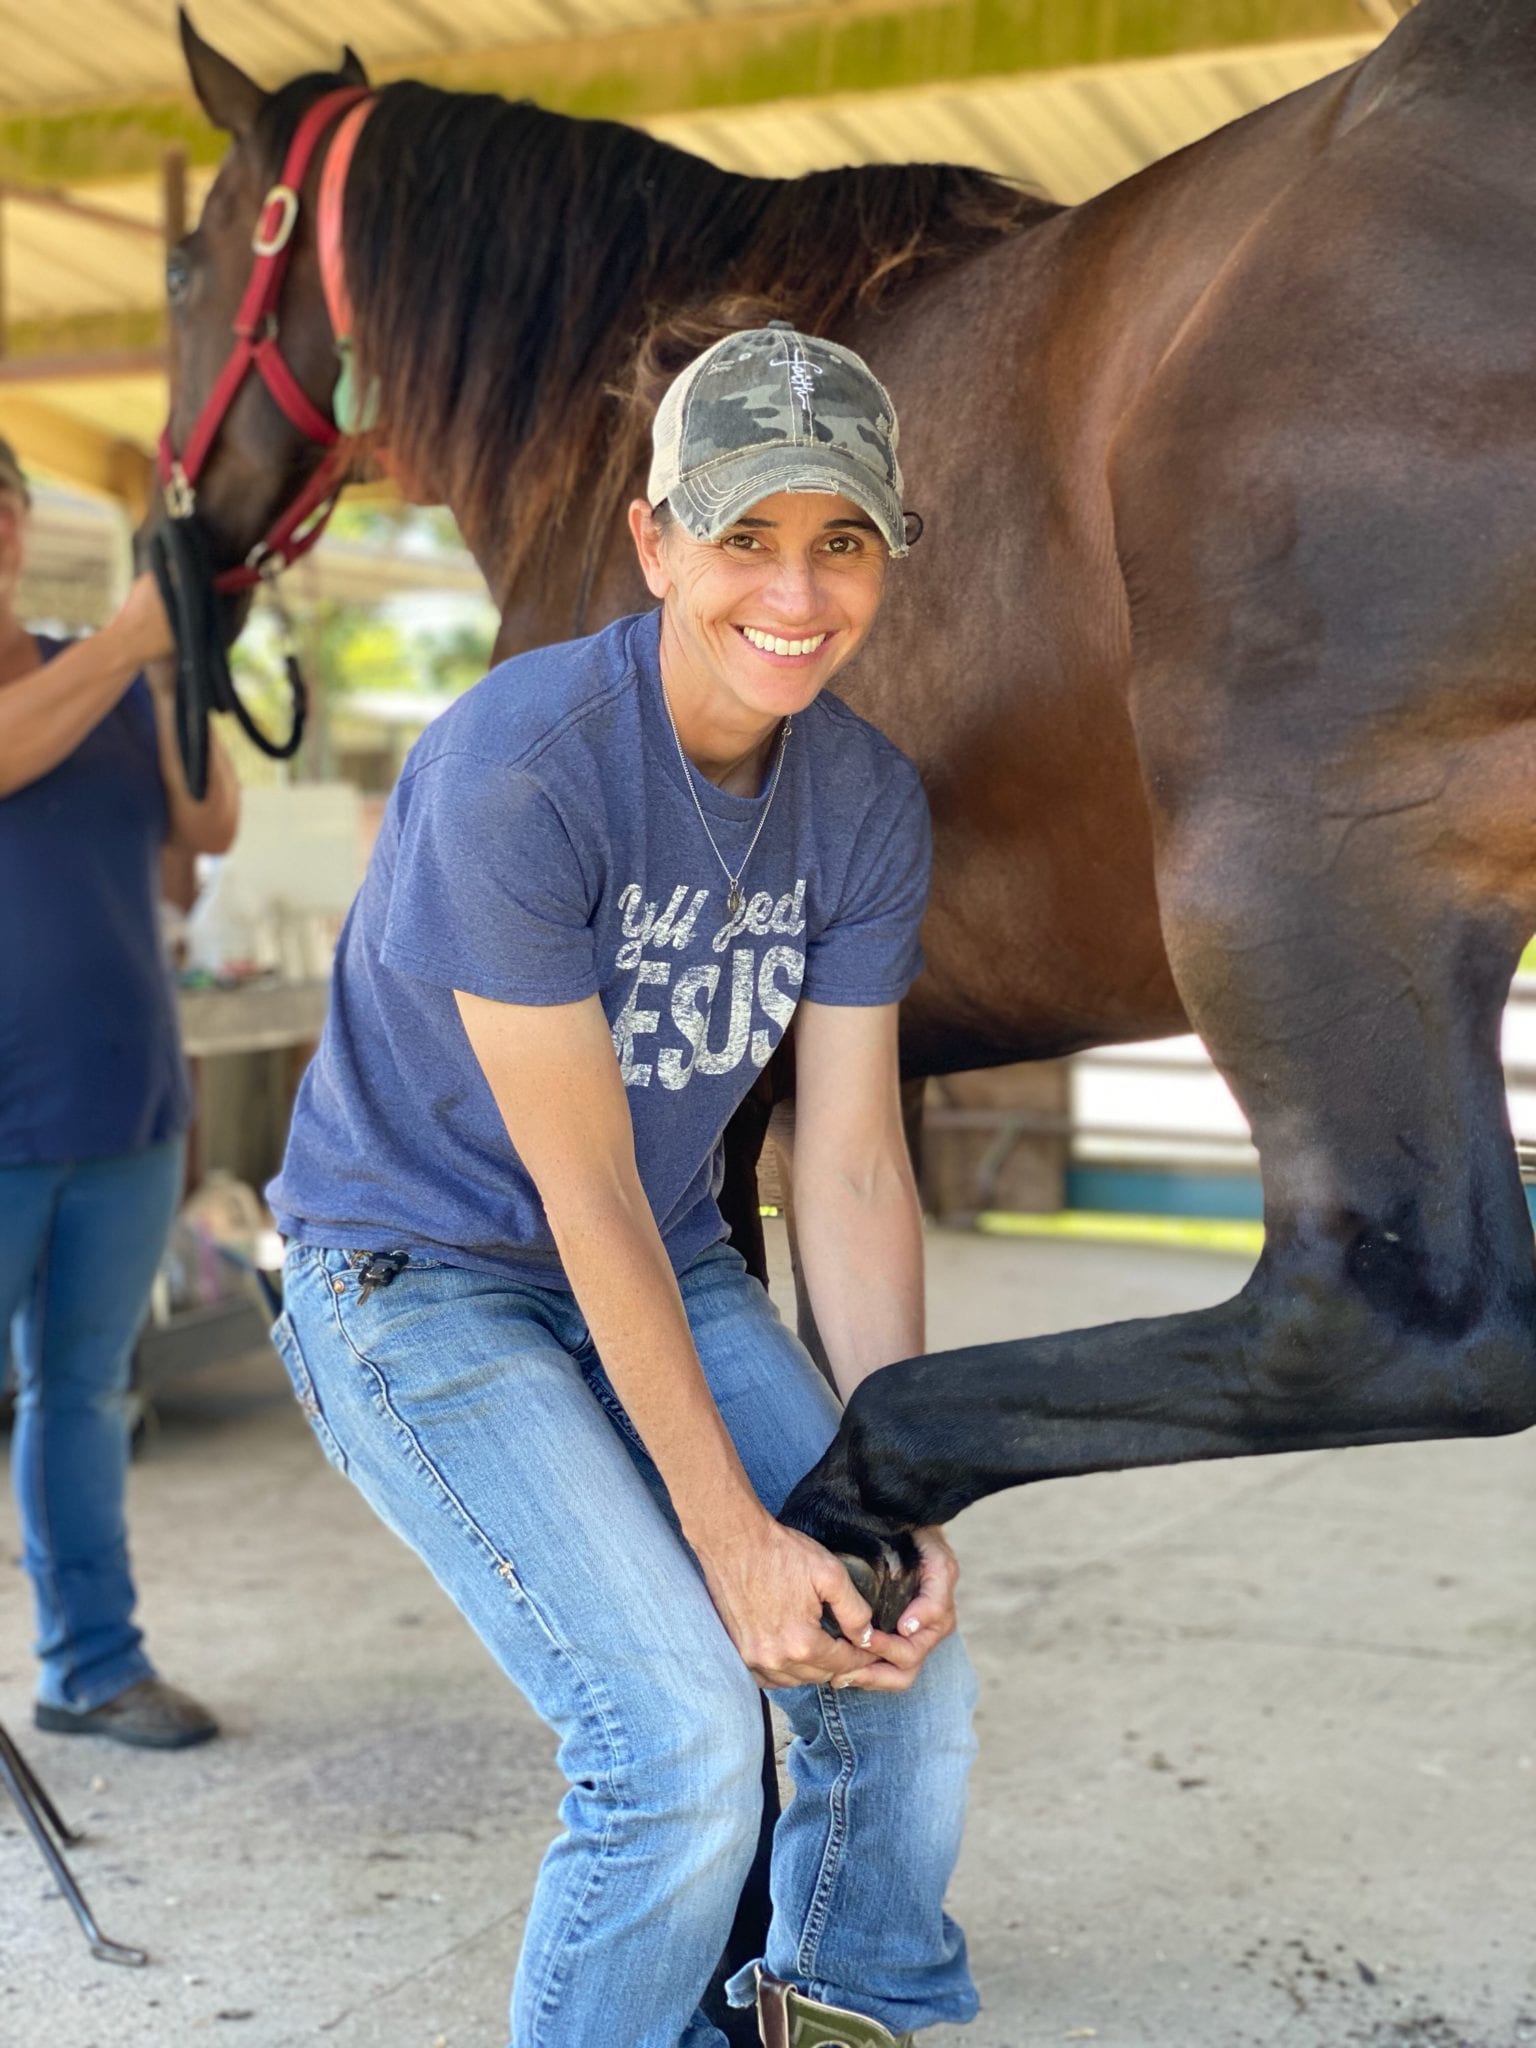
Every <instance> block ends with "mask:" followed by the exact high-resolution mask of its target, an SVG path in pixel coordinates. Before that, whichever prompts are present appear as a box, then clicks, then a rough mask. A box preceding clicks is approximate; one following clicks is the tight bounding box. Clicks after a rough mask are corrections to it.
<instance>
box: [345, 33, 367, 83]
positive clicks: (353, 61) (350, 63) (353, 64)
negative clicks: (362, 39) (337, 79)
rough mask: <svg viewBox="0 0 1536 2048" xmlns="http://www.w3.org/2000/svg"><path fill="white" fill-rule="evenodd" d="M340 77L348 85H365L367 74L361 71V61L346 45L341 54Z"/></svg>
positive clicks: (350, 47) (349, 45) (349, 46)
mask: <svg viewBox="0 0 1536 2048" xmlns="http://www.w3.org/2000/svg"><path fill="white" fill-rule="evenodd" d="M341 76H342V77H343V78H344V79H345V80H346V81H347V83H348V85H366V84H367V83H368V74H367V72H366V71H365V70H364V69H363V60H362V58H361V57H359V55H358V54H357V52H356V50H354V49H353V47H352V45H351V44H350V43H348V44H347V45H346V47H345V48H344V49H343V51H342V53H341Z"/></svg>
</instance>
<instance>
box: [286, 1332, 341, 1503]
mask: <svg viewBox="0 0 1536 2048" xmlns="http://www.w3.org/2000/svg"><path fill="white" fill-rule="evenodd" d="M272 1348H273V1350H274V1351H275V1352H276V1353H277V1355H278V1357H279V1358H280V1359H281V1360H282V1361H283V1365H284V1367H285V1368H286V1370H287V1373H288V1377H289V1379H290V1380H291V1381H292V1382H293V1392H294V1398H295V1399H296V1400H297V1402H298V1404H299V1406H300V1407H301V1408H302V1409H303V1411H304V1413H305V1415H306V1416H307V1417H308V1418H309V1426H310V1428H311V1429H312V1430H313V1431H314V1433H315V1438H316V1441H317V1442H318V1443H319V1445H320V1448H321V1450H322V1451H324V1453H325V1455H326V1457H327V1458H329V1459H330V1461H331V1463H332V1464H333V1465H334V1466H335V1467H336V1470H337V1471H338V1472H345V1471H346V1469H347V1454H346V1452H345V1451H344V1450H343V1449H342V1448H341V1445H340V1444H339V1443H338V1442H337V1441H336V1438H335V1436H334V1435H333V1434H332V1432H331V1426H330V1424H329V1423H328V1422H327V1421H326V1419H325V1411H324V1410H323V1409H322V1408H321V1406H320V1397H319V1395H318V1394H316V1392H315V1383H314V1381H313V1380H312V1379H311V1377H310V1372H309V1367H308V1365H307V1364H306V1363H305V1361H304V1353H303V1352H302V1351H301V1350H300V1349H299V1336H298V1332H297V1331H296V1330H295V1329H294V1327H293V1318H292V1316H291V1315H289V1313H288V1311H287V1310H286V1309H284V1310H283V1312H282V1314H281V1315H280V1316H279V1317H278V1319H277V1321H276V1322H275V1323H274V1324H273V1325H272Z"/></svg>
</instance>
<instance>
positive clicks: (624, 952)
mask: <svg viewBox="0 0 1536 2048" xmlns="http://www.w3.org/2000/svg"><path fill="white" fill-rule="evenodd" d="M659 616H660V615H659V614H658V613H654V612H653V613H647V614H644V615H642V616H640V617H637V618H630V619H621V620H619V621H618V623H617V624H615V625H612V626H610V627H608V628H607V630H606V631H605V632H602V633H599V634H597V635H595V636H594V637H593V638H592V639H589V640H579V641H574V642H571V643H569V644H567V645H564V646H559V647H548V648H540V649H539V650H537V651H536V652H534V653H531V654H524V655H519V656H518V657H517V658H516V659H515V660H513V661H508V662H505V663H503V664H502V666H501V667H500V668H497V669H495V670H493V671H492V673H491V674H490V675H489V676H487V677H486V678H485V680H484V681H483V682H481V683H478V684H477V685H476V686H475V688H474V689H472V690H471V691H469V692H468V694H467V695H465V696H464V697H461V698H460V699H459V700H458V702H457V703H456V704H454V705H453V706H452V707H451V708H450V709H449V710H448V711H446V712H444V714H443V715H442V716H441V717H440V718H439V719H438V720H437V721H436V723H435V724H433V725H432V726H430V727H429V728H428V730H427V731H426V732H425V733H424V734H423V735H422V737H421V739H420V740H419V741H418V742H417V744H416V745H415V747H414V748H413V749H412V751H411V754H410V758H409V759H408V760H407V762H406V765H405V770H404V772H403V774H402V775H401V778H400V781H399V783H398V784H397V785H396V788H395V791H394V794H393V796H392V797H391V798H390V801H389V806H388V809H387V810H386V812H385V816H384V822H383V826H382V829H381V831H380V834H379V840H378V844H377V846H376V847H375V850H374V854H373V859H372V861H371V862H370V864H369V868H368V873H367V876H366V877H365V879H364V882H363V886H362V889H361V891H360V892H359V895H358V898H357V901H356V902H355V903H354V904H353V906H352V910H351V912H350V914H349V916H348V918H347V922H346V925H345V927H344V929H343V931H342V935H341V944H340V947H339V950H338V954H337V960H336V970H335V980H334V983H333V985H332V992H331V1005H330V1014H329V1016H328V1018H327V1020H326V1026H325V1033H324V1036H323V1038H322V1040H321V1043H320V1048H319V1051H318V1053H317V1054H316V1056H315V1059H314V1060H313V1062H312V1063H311V1065H310V1067H309V1070H308V1072H307V1073H306V1074H305V1076H304V1080H303V1084H302V1086H301V1087H300V1090H299V1096H298V1101H297V1104H296V1106H295V1109H294V1116H293V1124H292V1128H291V1130H290V1133H289V1140H288V1152H287V1156H286V1158H285V1159H284V1162H283V1168H282V1171H281V1173H280V1174H279V1175H278V1177H277V1179H276V1180H275V1181H274V1182H273V1183H272V1185H271V1187H270V1188H269V1189H268V1198H269V1200H270V1201H271V1204H272V1208H273V1210H274V1212H275V1214H276V1216H277V1220H278V1226H279V1228H280V1229H281V1230H282V1231H283V1232H284V1233H285V1234H286V1235H287V1236H289V1237H291V1238H297V1239H299V1240H300V1241H302V1242H305V1243H309V1244H319V1245H327V1246H332V1247H338V1248H342V1249H349V1250H365V1249H366V1250H386V1249H388V1250H394V1249H401V1250H406V1251H410V1252H414V1253H417V1254H418V1255H420V1256H425V1257H430V1258H435V1259H440V1260H444V1261H446V1262H447V1263H449V1264H452V1265H460V1266H469V1267H474V1268H478V1269H482V1270H486V1271H490V1272H496V1273H503V1274H508V1275H511V1276H513V1277H515V1278H518V1279H524V1280H532V1281H534V1282H536V1283H537V1284H540V1285H543V1286H551V1287H563V1286H566V1285H567V1284H568V1283H567V1281H566V1280H565V1278H564V1275H563V1272H562V1269H561V1266H560V1261H559V1257H558V1254H557V1253H556V1250H555V1246H554V1241H553V1239H552V1238H551V1236H550V1231H549V1225H548V1223H547V1221H546V1220H545V1216H544V1210H543V1205H542V1204H541V1202H540V1200H539V1196H538V1192H537V1190H536V1188H535V1187H534V1184H533V1181H532V1179H531V1178H530V1176H529V1175H528V1173H527V1172H526V1171H525V1169H524V1168H523V1166H522V1165H521V1163H520V1162H519V1161H518V1159H517V1157H516V1155H515V1153H514V1152H513V1149H512V1146H511V1144H510V1142H509V1140H508V1138H507V1134H506V1129H505V1126H504V1125H503V1123H502V1121H501V1117H500V1115H499V1113H498V1112H497V1109H496V1104H495V1101H494V1099H493V1098H492V1095H491V1091H490V1088H489V1086H488V1084H487V1082H486V1080H485V1077H484V1075H483V1074H482V1073H481V1071H480V1066H479V1063H478V1061H477V1060H476V1058H475V1055H474V1053H473V1051H472V1050H471V1048H470V1045H469V1040H468V1038H467V1037H466V1036H465V1032H464V1027H463V1025H462V1023H461V1022H460V1019H459V1015H458V1010H457V1008H456V1006H455V1004H454V1000H453V993H452V992H453V990H454V989H462V990H464V991H465V992H466V993H467V994H469V995H476V996H483V997H486V998H488V999H489V1000H491V1001H493V1002H505V1003H570V1002H576V1001H579V1000H580V999H581V998H583V997H586V996H591V995H594V994H595V995H597V996H598V997H600V999H601V1001H602V1005H603V1009H604V1012H605V1014H606V1016H607V1018H608V1022H609V1024H610V1026H611V1028H612V1031H613V1042H614V1048H615V1051H616V1053H617V1055H618V1060H619V1066H620V1070H621V1072H622V1074H623V1077H624V1082H625V1087H626V1090H627V1094H628V1099H629V1107H630V1114H631V1116H632V1118H633V1121H634V1132H635V1156H636V1160H637V1163H638V1166H639V1172H640V1179H641V1183H642V1185H643V1186H644V1188H645V1192H646V1194H647V1196H648V1198H649V1200H650V1204H651V1208H652V1210H653V1212H654V1214H655V1217H656V1221H657V1224H658V1225H659V1227H660V1230H661V1234H662V1237H663V1240H664V1241H665V1243H666V1247H667V1251H668V1255H669V1256H670V1258H671V1260H672V1263H673V1266H674V1268H676V1269H678V1270H681V1268H682V1267H683V1266H685V1265H687V1264H688V1263H689V1262H690V1261H691V1260H692V1259H694V1258H696V1257H697V1256H698V1254H699V1253H700V1252H701V1251H703V1250H704V1249H705V1247H706V1246H708V1245H710V1244H713V1243H715V1242H716V1241H717V1240H718V1239H719V1238H721V1237H722V1236H723V1235H724V1234H725V1229H724V1225H723V1223H722V1222H721V1218H720V1212H719V1209H718V1208H717V1206H716V1202H715V1196H716V1194H717V1193H718V1191H719V1184H720V1179H719V1176H720V1139H721V1135H722V1133H723V1131H724V1129H725V1126H726V1123H727V1121H728V1120H729V1118H730V1116H731V1114H732V1112H733V1111H734V1110H735V1109H736V1107H737V1105H738V1104H739V1103H740V1102H741V1100H742V1098H743V1097H744V1096H745V1094H746V1093H747V1090H748V1089H749V1088H750V1086H751V1084H752V1082H753V1081H754V1079H755V1078H756V1076H757V1071H758V1069H759V1068H760V1067H761V1066H763V1065H764V1063H765V1062H766V1061H767V1059H768V1057H769V1055H770V1053H772V1051H773V1050H774V1048H775V1047H776V1046H777V1045H778V1043H779V1040H780V1039H781V1037H782V1036H783V1034H784V1027H785V1026H786V1025H787V1024H788V1022H789V1020H790V1017H791V1015H792V1014H793V1012H794V1008H795V1002H796V999H797V997H799V996H800V995H802V994H804V995H807V996H810V997H812V998H814V1000H815V1001H817V1002H820V1003H836V1004H876V1003H891V1002H895V1001H896V1000H897V999H898V998H899V997H900V996H902V995H903V994H905V992H906V989H907V987H908V984H909V983H910V982H911V980H912V979H913V976H914V975H915V974H916V972H917V969H918V966H919V964H920V954H919V949H918V927H919V924H920V922H921V919H922V913H923V906H924V902H925V899H926V897H927V891H928V862H929V832H928V812H927V806H926V803H925V801H924V798H923V792H922V786H921V784H920V783H919V781H918V777H917V771H916V770H915V769H914V768H913V766H912V764H911V763H910V762H909V761H908V760H907V759H906V757H905V756H904V755H903V754H901V753H899V752H898V751H897V749H896V748H895V747H893V746H892V745H891V743H890V742H889V740H886V739H884V738H882V736H881V735H880V734H879V733H877V732H876V731H875V729H874V728H873V727H872V726H870V725H867V724H866V723H865V722H864V720H863V719H861V718H858V717H856V716H855V715H854V713H853V712H851V711H850V710H849V709H848V708H847V706H846V705H844V704H841V703H839V702H838V700H837V699H836V698H835V697H830V696H828V695H826V693H825V692H824V693H823V694H822V695H821V696H820V697H818V698H817V700H816V701H815V703H813V704H812V705H811V706H810V708H809V709H808V710H807V711H805V712H804V713H803V714H802V715H801V716H800V717H798V718H797V719H796V720H795V722H794V730H793V732H792V733H791V735H790V738H789V740H788V743H787V745H786V748H785V752H784V761H783V771H782V775H781V778H780V782H779V788H778V793H777V795H776V797H775V798H774V800H773V802H772V804H771V807H770V808H769V809H768V812H767V816H766V821H765V822H764V804H765V802H766V801H767V798H766V793H764V794H763V795H759V796H757V797H740V796H730V795H727V794H726V793H725V792H723V791H722V790H719V789H717V788H715V786H714V785H713V784H712V783H710V782H707V781H705V779H704V778H703V777H702V776H700V775H698V774H696V773H695V772H694V771H693V770H692V768H691V767H690V768H689V769H688V770H687V771H686V772H685V769H684V765H683V762H682V761H681V759H680V758H679V755H678V751H677V746H676V743H675V741H674V739H673V736H672V729H671V725H670V723H669V722H668V718H667V711H666V704H665V700H664V698H663V696H662V692H661V670H660V666H659V662H658V656H657V648H658V640H659ZM690 780H691V782H692V787H693V790H694V792H695V793H696V794H697V797H698V800H699V803H700V804H701V805H702V806H703V808H704V814H705V816H706V817H707V818H708V819H709V823H710V830H711V831H712V832H713V833H714V835H715V838H716V839H717V840H718V842H719V845H720V850H721V853H722V854H723V855H724V857H725V859H726V860H728V861H729V862H730V864H731V868H732V871H733V872H734V870H735V867H736V864H737V862H738V861H739V860H740V859H741V858H742V856H743V855H744V854H745V852H746V849H747V845H748V842H749V841H750V839H751V837H752V834H753V832H754V831H756V829H757V827H758V825H759V823H762V824H763V831H762V836H761V838H760V839H759V840H758V842H757V845H756V847H755V849H754V850H753V853H752V857H751V859H750V861H749V862H748V864H747V868H746V872H745V873H744V875H743V877H742V892H743V902H742V907H741V910H740V912H739V913H738V915H737V916H736V917H735V918H734V919H733V920H729V921H728V920H727V917H726V896H727V887H726V881H725V877H724V875H723V874H722V873H721V871H720V867H719V864H718V862H717V861H716V859H715V856H714V854H713V852H712V851H711V850H710V844H709V840H708V838H707V837H706V836H705V831H704V827H703V825H702V824H701V823H700V820H699V815H698V812H697V811H696V810H695V808H694V802H693V797H692V796H690V794H689V782H690Z"/></svg>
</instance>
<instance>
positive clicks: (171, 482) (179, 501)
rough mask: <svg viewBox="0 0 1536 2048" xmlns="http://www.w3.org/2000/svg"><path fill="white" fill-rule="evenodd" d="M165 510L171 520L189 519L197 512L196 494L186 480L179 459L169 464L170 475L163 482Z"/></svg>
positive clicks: (185, 474)
mask: <svg viewBox="0 0 1536 2048" xmlns="http://www.w3.org/2000/svg"><path fill="white" fill-rule="evenodd" d="M164 495H165V509H166V511H167V512H168V513H169V514H170V516H171V517H172V519H190V518H191V517H192V514H193V513H194V512H195V511H196V510H197V492H196V491H195V490H194V489H193V487H192V485H191V483H190V482H189V481H188V480H187V472H186V471H185V470H184V469H183V468H182V466H181V461H180V458H179V457H177V458H175V459H174V460H173V461H172V463H171V473H170V475H169V476H168V477H167V478H166V480H165V489H164Z"/></svg>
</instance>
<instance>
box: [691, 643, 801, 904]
mask: <svg viewBox="0 0 1536 2048" xmlns="http://www.w3.org/2000/svg"><path fill="white" fill-rule="evenodd" d="M661 701H662V703H663V704H665V705H666V707H667V723H668V725H670V726H671V728H672V744H673V745H674V746H675V747H676V748H677V758H678V762H679V764H680V766H681V767H682V771H683V780H684V782H686V783H687V785H688V794H689V795H690V796H691V797H692V798H693V808H694V809H695V810H696V811H697V812H698V814H699V823H700V824H701V825H702V826H703V827H704V837H705V838H706V839H707V840H708V841H709V850H710V852H711V853H713V855H714V856H715V859H716V860H717V861H719V863H720V872H721V874H722V875H724V877H725V879H726V882H727V883H728V885H729V893H728V895H727V896H726V899H725V914H726V916H727V917H728V918H729V917H735V916H736V914H737V913H738V911H739V910H740V909H741V878H742V876H743V875H744V874H745V873H746V871H747V862H748V861H749V860H750V859H751V858H752V853H753V849H754V848H755V847H756V845H757V842H758V840H759V839H761V838H762V836H763V827H764V826H765V825H766V824H767V822H768V813H769V812H770V811H771V810H772V809H773V800H774V798H775V797H776V796H777V795H778V793H779V777H780V775H782V774H783V772H784V749H785V748H786V747H787V746H788V745H789V734H790V727H791V725H792V724H793V720H791V719H788V718H786V719H785V721H784V726H783V730H782V731H781V732H780V734H779V751H778V756H777V758H776V759H775V761H774V764H773V780H772V782H771V783H770V784H769V785H768V799H767V802H766V803H765V804H764V805H763V815H762V816H761V817H760V818H759V819H758V821H757V830H756V831H755V832H754V833H753V834H752V837H751V840H750V841H749V842H748V845H747V850H746V852H745V853H744V854H743V855H742V856H741V865H740V866H739V867H738V868H737V870H736V872H735V874H734V875H733V874H732V873H731V870H730V866H729V864H728V863H727V861H726V858H725V855H724V854H723V853H722V852H721V851H720V844H719V841H718V840H717V839H716V838H715V835H714V833H713V832H711V831H710V829H709V820H708V818H706V817H705V815H704V806H703V805H702V804H701V803H700V802H699V792H698V791H697V790H696V789H695V788H694V786H693V772H692V770H691V769H690V768H689V766H688V756H687V755H686V754H685V753H684V752H683V743H682V741H681V740H680V739H679V738H678V736H677V720H676V719H675V718H674V717H673V716H672V706H671V703H670V702H669V701H668V698H667V686H666V684H665V683H663V684H662V686H661Z"/></svg>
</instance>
